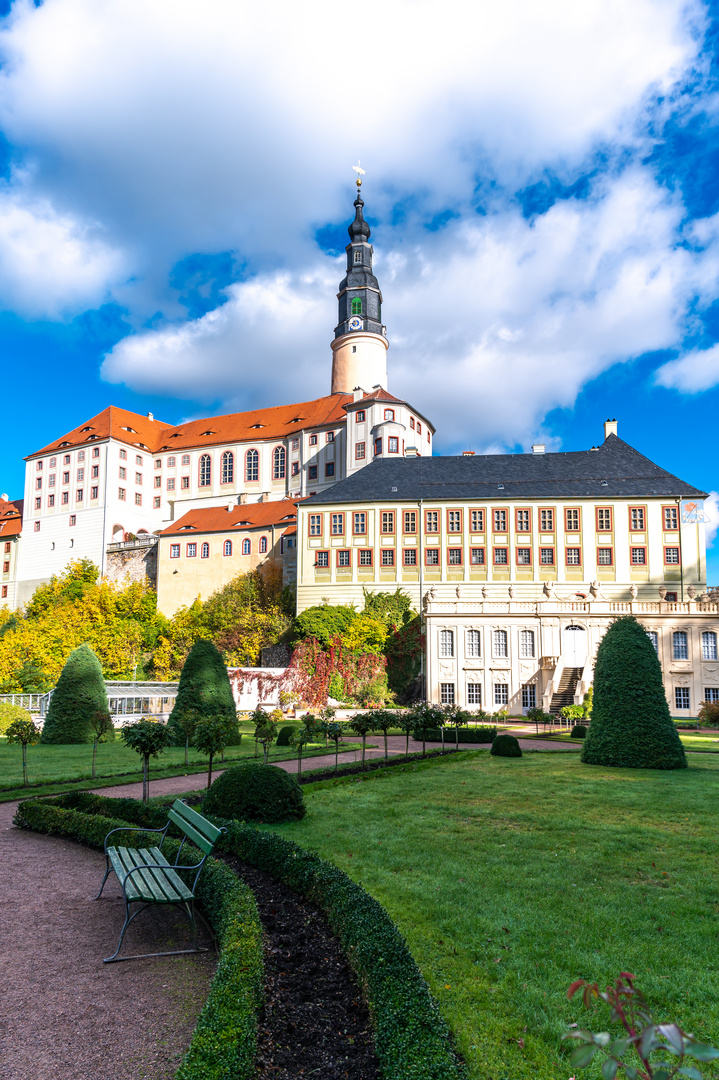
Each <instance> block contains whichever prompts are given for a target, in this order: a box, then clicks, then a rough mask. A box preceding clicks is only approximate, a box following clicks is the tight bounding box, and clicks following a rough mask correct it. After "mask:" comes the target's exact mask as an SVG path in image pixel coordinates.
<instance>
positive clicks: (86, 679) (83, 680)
mask: <svg viewBox="0 0 719 1080" xmlns="http://www.w3.org/2000/svg"><path fill="white" fill-rule="evenodd" d="M98 712H101V713H109V708H108V704H107V694H106V693H105V680H104V679H103V677H102V667H101V666H100V661H99V660H98V658H97V657H96V656H95V653H94V652H93V651H92V649H91V648H90V646H89V645H79V646H78V647H77V649H73V651H72V652H71V653H70V655H69V656H68V658H67V660H66V661H65V666H64V668H63V669H62V671H61V672H60V678H59V679H58V681H57V686H56V687H55V691H54V693H53V695H52V697H51V698H50V707H49V709H48V710H47V716H46V717H45V723H44V724H43V728H42V736H41V740H40V741H41V742H43V743H45V744H48V743H59V744H64V745H67V744H71V743H87V742H92V728H91V726H90V723H91V721H92V719H93V717H94V716H95V714H96V713H98Z"/></svg>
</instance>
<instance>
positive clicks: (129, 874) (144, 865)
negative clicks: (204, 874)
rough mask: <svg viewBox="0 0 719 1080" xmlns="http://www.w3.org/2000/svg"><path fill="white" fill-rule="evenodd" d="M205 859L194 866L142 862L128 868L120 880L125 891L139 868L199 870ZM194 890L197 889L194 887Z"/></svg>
mask: <svg viewBox="0 0 719 1080" xmlns="http://www.w3.org/2000/svg"><path fill="white" fill-rule="evenodd" d="M205 858H207V856H205ZM204 861H205V859H203V860H202V862H199V863H193V865H192V866H174V865H173V864H172V863H142V865H141V866H133V868H132V870H128V872H127V873H126V874H125V876H124V878H123V879H122V881H121V882H120V887H121V888H122V891H123V892H124V891H125V882H126V881H127V879H128V878H129V877H132V875H133V874H136V873H137V872H138V871H139V870H197V868H198V866H200V867H201V866H202V865H203V863H204ZM195 884H197V878H195ZM192 891H193V892H194V891H195V890H194V887H193V889H192Z"/></svg>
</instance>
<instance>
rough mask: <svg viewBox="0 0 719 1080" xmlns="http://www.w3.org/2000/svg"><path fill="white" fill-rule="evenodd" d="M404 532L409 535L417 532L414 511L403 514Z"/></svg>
mask: <svg viewBox="0 0 719 1080" xmlns="http://www.w3.org/2000/svg"><path fill="white" fill-rule="evenodd" d="M404 531H405V533H408V534H409V535H412V534H413V533H416V532H417V514H416V512H415V511H414V510H405V512H404Z"/></svg>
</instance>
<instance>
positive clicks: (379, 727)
mask: <svg viewBox="0 0 719 1080" xmlns="http://www.w3.org/2000/svg"><path fill="white" fill-rule="evenodd" d="M372 719H373V720H374V727H373V730H374V731H381V732H382V734H383V735H384V756H385V758H386V759H388V758H389V752H388V750H387V732H388V731H389V729H390V728H393V727H395V726H396V725H395V716H394V713H391V712H389V711H388V710H387V709H375V710H374V711H373V713H372Z"/></svg>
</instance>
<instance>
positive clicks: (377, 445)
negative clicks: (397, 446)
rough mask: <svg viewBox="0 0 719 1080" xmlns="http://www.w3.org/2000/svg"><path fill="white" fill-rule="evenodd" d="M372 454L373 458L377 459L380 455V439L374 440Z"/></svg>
mask: <svg viewBox="0 0 719 1080" xmlns="http://www.w3.org/2000/svg"><path fill="white" fill-rule="evenodd" d="M374 453H375V457H379V456H380V454H381V453H382V440H381V439H375V441H374Z"/></svg>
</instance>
